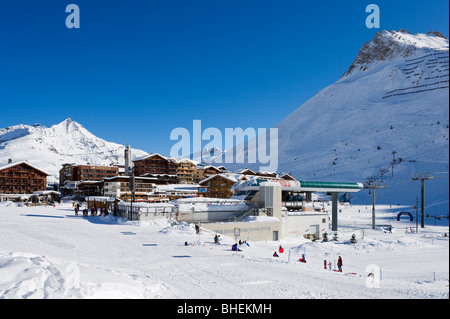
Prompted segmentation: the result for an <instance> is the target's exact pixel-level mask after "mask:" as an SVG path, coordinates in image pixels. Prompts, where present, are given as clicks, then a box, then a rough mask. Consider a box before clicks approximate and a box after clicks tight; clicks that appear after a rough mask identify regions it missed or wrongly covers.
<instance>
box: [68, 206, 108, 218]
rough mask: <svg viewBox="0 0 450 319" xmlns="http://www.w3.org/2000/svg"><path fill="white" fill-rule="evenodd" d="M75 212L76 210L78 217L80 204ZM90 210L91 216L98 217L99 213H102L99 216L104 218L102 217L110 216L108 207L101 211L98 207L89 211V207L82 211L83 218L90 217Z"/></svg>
mask: <svg viewBox="0 0 450 319" xmlns="http://www.w3.org/2000/svg"><path fill="white" fill-rule="evenodd" d="M74 210H75V216H78V212H79V211H80V204H79V203H77V204H76V205H75V209H74ZM89 210H90V211H91V216H97V215H98V213H99V211H100V214H99V215H98V216H102V215H105V216H108V214H109V212H108V208H106V207H105V208H103V207H102V208H100V210H99V209H98V208H97V206H94V207H91V208H90V209H89V207H85V208H84V209H83V211H82V212H83V217H87V216H88V215H89Z"/></svg>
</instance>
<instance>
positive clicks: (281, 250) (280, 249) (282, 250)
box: [278, 245, 284, 254]
mask: <svg viewBox="0 0 450 319" xmlns="http://www.w3.org/2000/svg"><path fill="white" fill-rule="evenodd" d="M278 251H279V252H280V254H282V253H284V248H283V247H281V245H280V248H279V249H278Z"/></svg>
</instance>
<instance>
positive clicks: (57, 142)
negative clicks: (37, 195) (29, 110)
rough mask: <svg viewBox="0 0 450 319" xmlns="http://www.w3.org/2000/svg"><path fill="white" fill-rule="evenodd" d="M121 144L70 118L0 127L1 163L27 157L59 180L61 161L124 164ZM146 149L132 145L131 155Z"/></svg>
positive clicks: (52, 179)
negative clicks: (50, 124) (56, 121)
mask: <svg viewBox="0 0 450 319" xmlns="http://www.w3.org/2000/svg"><path fill="white" fill-rule="evenodd" d="M124 148H125V146H124V145H120V144H116V143H111V142H107V141H105V140H102V139H101V138H98V137H96V136H95V135H93V134H92V133H90V132H89V131H88V130H86V129H85V128H84V127H83V126H82V125H81V124H79V123H77V122H75V121H72V120H71V119H70V118H68V119H66V120H64V121H63V122H61V123H59V124H56V125H53V126H51V127H46V126H43V125H40V124H35V125H31V126H30V125H23V124H20V125H15V126H10V127H7V128H4V129H0V165H1V164H5V163H7V162H8V160H12V161H14V162H16V161H24V160H25V161H29V162H30V163H32V164H34V165H36V166H38V167H40V168H42V169H44V170H46V171H47V172H49V173H51V174H52V175H53V178H49V182H53V181H58V180H59V170H60V169H61V167H62V164H64V163H76V164H91V165H110V164H112V163H113V164H124V161H125V159H124ZM145 155H148V153H146V152H144V151H141V150H136V149H132V151H131V156H132V158H133V159H134V158H137V157H142V156H145Z"/></svg>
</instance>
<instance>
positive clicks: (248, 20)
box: [0, 0, 449, 155]
mask: <svg viewBox="0 0 450 319" xmlns="http://www.w3.org/2000/svg"><path fill="white" fill-rule="evenodd" d="M71 3H74V4H77V5H78V6H79V8H80V28H79V29H68V28H67V27H66V25H65V20H66V17H67V16H68V15H69V13H66V12H65V8H66V6H67V5H69V4H71ZM371 3H375V4H377V5H378V6H379V8H380V11H381V26H380V27H381V28H380V29H386V30H399V29H401V28H403V29H406V30H409V31H410V32H412V33H417V32H423V33H426V32H428V31H429V30H436V31H440V32H442V33H443V34H444V35H445V36H447V37H448V35H449V32H448V31H449V30H448V28H449V21H448V14H449V8H448V7H449V4H448V1H447V0H445V1H444V0H431V1H411V0H409V1H403V0H402V1H397V0H396V1H378V0H373V1H359V0H358V1H356V0H355V1H320V2H317V1H299V0H296V1H293V0H291V1H283V0H276V1H275V0H240V1H236V0H176V1H175V0H164V1H163V0H159V1H154V0H139V1H137V0H129V1H113V0H108V1H103V0H96V1H91V0H90V1H88V0H69V1H64V0H40V1H32V0H26V1H24V0H21V1H15V0H2V1H1V2H0V39H1V41H0V109H1V115H0V128H4V127H7V126H10V125H15V124H34V123H41V124H43V125H46V126H51V125H53V124H57V123H59V122H61V121H63V120H64V119H66V118H69V117H70V118H71V119H72V120H74V121H77V122H79V123H81V124H82V125H83V126H85V127H86V128H87V129H88V130H89V131H91V132H92V133H93V134H95V135H97V136H99V137H101V138H103V139H105V140H108V141H111V142H116V143H121V144H127V143H129V144H131V145H132V147H134V148H139V149H142V150H144V151H146V152H149V153H152V152H159V153H162V154H165V155H169V152H170V149H171V147H172V146H173V145H174V144H175V141H170V138H169V137H170V132H171V131H172V130H173V129H174V128H176V127H185V128H187V129H188V130H190V131H192V121H193V120H202V128H203V129H205V128H207V127H216V128H218V129H220V130H222V131H223V130H224V129H225V128H227V127H230V128H236V127H242V128H244V129H245V128H248V127H253V128H255V129H256V128H259V127H262V128H270V127H273V126H275V125H276V124H278V123H279V122H280V121H281V120H283V119H284V118H285V117H286V116H288V115H289V114H290V113H292V112H293V111H294V110H296V109H297V108H298V107H299V106H301V105H302V104H303V103H304V102H305V101H307V100H308V99H309V98H311V97H312V96H313V95H314V94H315V93H317V92H318V91H319V90H321V89H322V88H324V87H326V86H328V85H330V84H332V83H334V82H335V81H336V80H337V79H339V77H340V76H341V75H342V74H343V73H344V72H345V71H346V70H347V69H348V67H349V66H350V64H351V63H352V62H353V60H354V58H355V57H356V55H357V53H358V50H359V49H360V47H361V46H362V45H363V44H364V42H367V41H370V40H371V39H372V37H373V36H374V35H375V33H376V32H377V31H379V30H380V29H368V28H367V27H366V25H365V20H366V17H367V15H368V13H366V12H365V8H366V6H367V5H368V4H371Z"/></svg>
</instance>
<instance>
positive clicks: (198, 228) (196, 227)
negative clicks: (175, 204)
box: [195, 224, 200, 234]
mask: <svg viewBox="0 0 450 319" xmlns="http://www.w3.org/2000/svg"><path fill="white" fill-rule="evenodd" d="M195 233H196V234H198V233H200V227H198V225H197V224H196V225H195Z"/></svg>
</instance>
